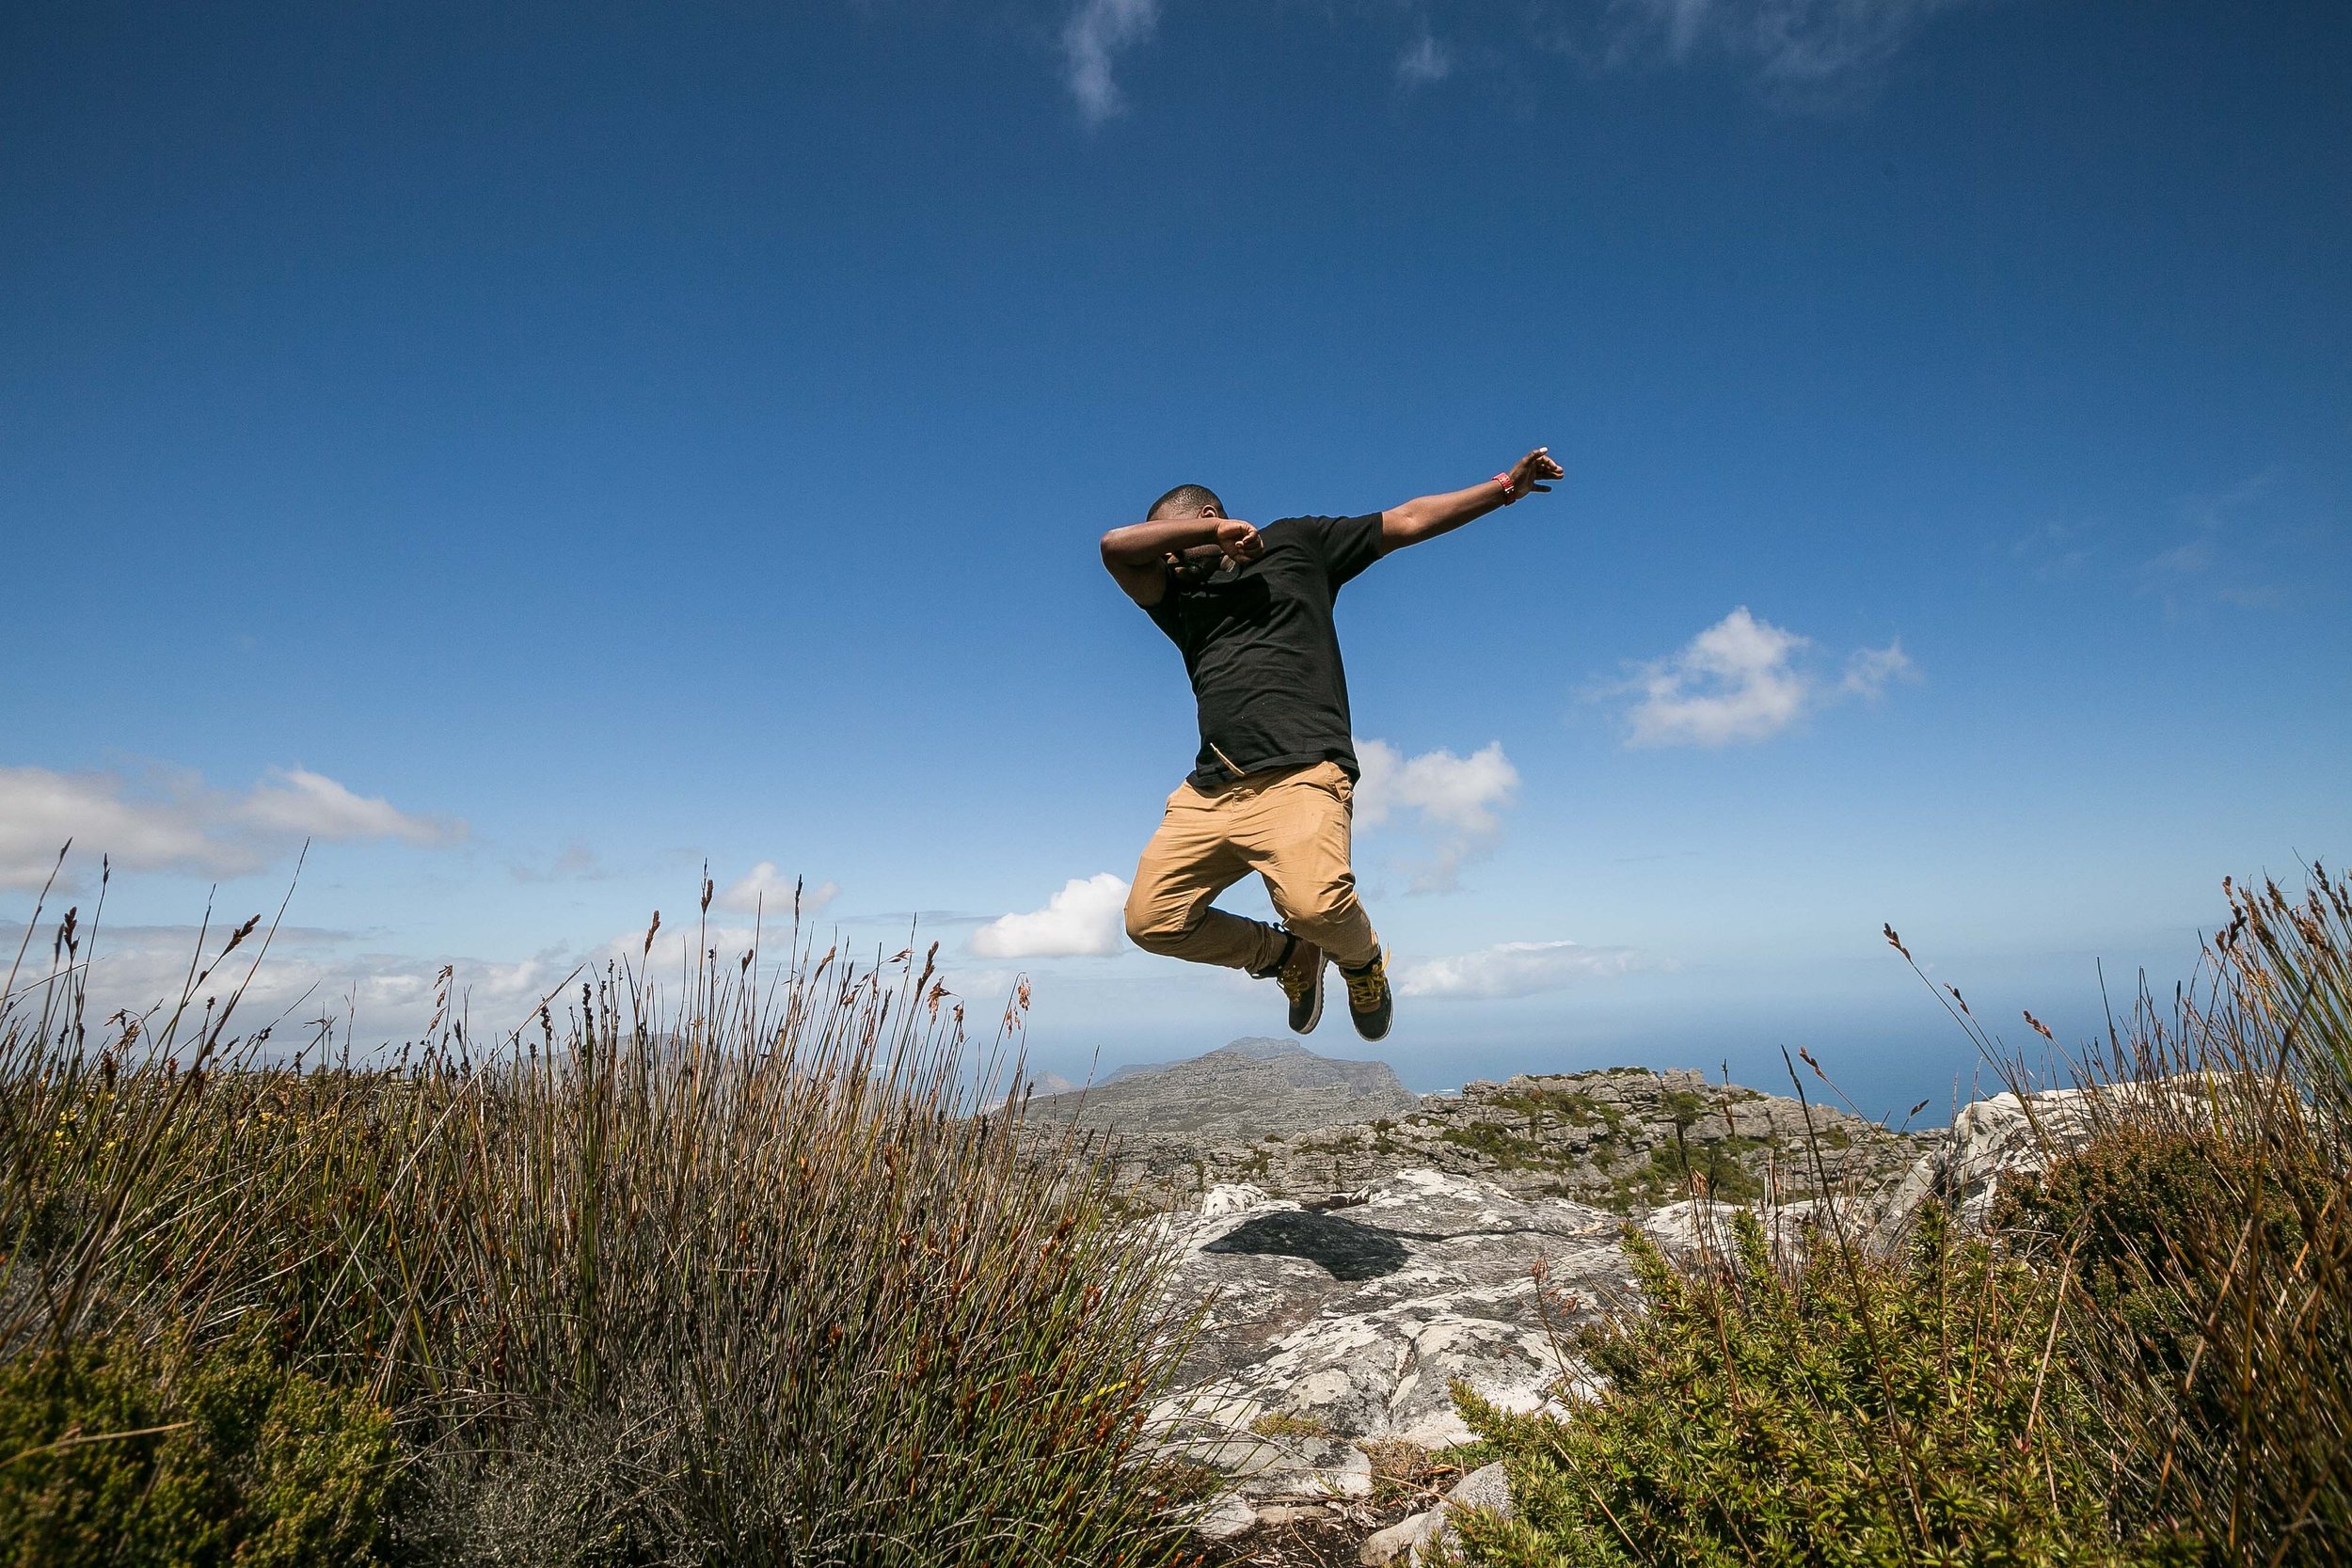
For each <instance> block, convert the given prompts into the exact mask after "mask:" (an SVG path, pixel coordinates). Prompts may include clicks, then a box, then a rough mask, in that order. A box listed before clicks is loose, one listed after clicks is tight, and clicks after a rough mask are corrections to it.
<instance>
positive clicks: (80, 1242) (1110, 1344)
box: [0, 882, 1191, 1565]
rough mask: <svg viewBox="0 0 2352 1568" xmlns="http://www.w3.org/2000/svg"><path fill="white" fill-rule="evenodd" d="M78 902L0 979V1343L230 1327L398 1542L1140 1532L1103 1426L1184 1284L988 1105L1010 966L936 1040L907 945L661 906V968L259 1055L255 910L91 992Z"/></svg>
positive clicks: (595, 977)
mask: <svg viewBox="0 0 2352 1568" xmlns="http://www.w3.org/2000/svg"><path fill="white" fill-rule="evenodd" d="M709 898H710V890H709V885H708V883H707V882H706V883H705V884H704V888H703V898H702V901H703V908H704V910H705V911H707V908H708V904H709ZM36 918H37V920H38V919H39V917H38V916H37V917H36ZM657 923H658V917H657ZM85 926H86V923H85V922H83V921H82V920H81V918H80V917H79V915H78V913H76V912H74V911H69V912H68V913H67V914H66V915H65V916H64V917H63V918H62V919H61V920H59V921H57V922H56V925H55V934H54V936H53V937H51V938H50V940H49V942H47V946H48V949H49V952H48V958H49V961H48V963H47V964H46V965H45V966H44V965H42V964H40V962H39V961H38V958H39V955H37V954H30V950H29V948H27V949H26V950H25V951H23V952H21V953H20V957H19V964H18V970H17V972H13V973H11V975H10V978H9V981H8V1000H7V1002H6V1004H5V1006H4V1007H0V1250H4V1251H5V1257H0V1350H5V1351H6V1352H8V1353H10V1354H32V1353H35V1352H37V1351H39V1350H40V1349H43V1348H51V1349H54V1348H56V1347H58V1346H62V1345H66V1344H69V1343H72V1342H73V1341H76V1340H82V1339H89V1338H97V1337H103V1336H113V1335H124V1334H128V1335H132V1336H135V1337H137V1338H140V1339H141V1340H142V1341H145V1342H149V1343H165V1342H170V1343H175V1344H186V1345H191V1346H194V1347H197V1348H199V1349H200V1348H201V1347H203V1346H205V1345H207V1344H215V1343H226V1342H230V1341H232V1340H233V1341H236V1342H239V1343H244V1344H250V1343H254V1342H261V1343H264V1344H266V1345H268V1346H269V1347H271V1348H272V1353H273V1354H276V1355H278V1357H279V1358H280V1359H281V1360H282V1361H283V1362H284V1363H285V1364H286V1365H287V1366H289V1367H290V1368H294V1369H297V1370H300V1371H301V1372H303V1373H305V1374H307V1375H310V1376H311V1377H314V1378H317V1379H319V1380H322V1381H323V1382H325V1383H327V1384H329V1385H332V1386H339V1387H342V1388H347V1389H355V1390H363V1391H364V1392H365V1393H366V1394H367V1395H368V1396H369V1397H370V1398H372V1399H373V1400H374V1401H376V1402H379V1403H380V1404H381V1405H382V1406H384V1407H385V1408H387V1409H389V1411H390V1412H391V1413H392V1416H393V1419H394V1427H395V1431H396V1433H397V1434H398V1436H399V1439H400V1448H401V1452H402V1454H403V1456H404V1458H403V1461H402V1465H403V1469H402V1476H401V1478H400V1481H399V1484H398V1486H397V1487H396V1489H395V1495H396V1496H397V1497H400V1498H402V1499H403V1501H402V1502H401V1504H400V1507H399V1510H398V1512H397V1513H396V1515H395V1516H394V1518H393V1519H392V1520H391V1528H390V1530H389V1535H388V1540H389V1542H390V1546H389V1550H390V1551H391V1554H392V1555H394V1556H396V1557H404V1558H406V1559H410V1560H423V1561H429V1560H466V1561H510V1562H525V1561H529V1562H549V1563H561V1562H583V1563H584V1562H613V1563H716V1562H727V1563H780V1564H781V1563H791V1564H801V1563H836V1562H837V1563H876V1564H898V1563H905V1564H918V1563H919V1564H950V1563H969V1564H980V1563H990V1564H1004V1563H1038V1564H1045V1563H1056V1564H1059V1563H1103V1564H1137V1565H1141V1564H1151V1563H1157V1562H1162V1561H1167V1560H1171V1559H1172V1557H1173V1556H1174V1554H1175V1553H1176V1551H1177V1550H1178V1547H1179V1544H1180V1537H1179V1536H1178V1534H1177V1532H1176V1531H1175V1530H1174V1529H1173V1528H1172V1527H1171V1525H1170V1523H1169V1520H1168V1513H1167V1504H1168V1500H1169V1499H1168V1497H1167V1496H1166V1495H1165V1494H1164V1493H1163V1491H1162V1490H1161V1488H1160V1486H1159V1478H1158V1475H1157V1472H1155V1471H1154V1470H1153V1468H1152V1466H1151V1465H1148V1464H1146V1463H1144V1462H1143V1460H1144V1458H1145V1454H1144V1450H1143V1448H1142V1437H1141V1432H1142V1424H1143V1421H1144V1418H1145V1415H1146V1412H1147V1411H1148V1410H1149V1409H1150V1407H1151V1404H1152V1400H1153V1398H1154V1396H1155V1395H1156V1394H1157V1393H1158V1392H1159V1391H1160V1390H1161V1388H1162V1386H1164V1385H1165V1383H1166V1381H1167V1379H1168V1375H1169V1374H1170V1373H1171V1372H1172V1370H1174V1368H1175V1366H1176V1365H1177V1363H1178V1361H1179V1360H1180V1359H1181V1356H1182V1354H1183V1351H1184V1344H1185V1340H1186V1338H1187V1335H1188V1333H1189V1324H1190V1321H1191V1320H1190V1318H1189V1317H1188V1316H1187V1315H1186V1313H1185V1312H1184V1311H1183V1310H1181V1309H1179V1308H1175V1307H1169V1306H1168V1305H1167V1304H1166V1296H1165V1292H1164V1290H1163V1285H1164V1279H1163V1273H1162V1271H1163V1267H1164V1259H1163V1256H1162V1255H1161V1254H1160V1253H1158V1252H1156V1251H1154V1250H1152V1248H1151V1246H1150V1245H1149V1243H1148V1241H1147V1240H1145V1239H1144V1237H1143V1236H1142V1234H1141V1233H1140V1232H1137V1231H1135V1230H1133V1229H1131V1228H1129V1227H1122V1226H1121V1225H1120V1224H1119V1223H1117V1219H1118V1211H1117V1206H1116V1203H1115V1201H1114V1200H1115V1194H1114V1192H1113V1189H1112V1186H1111V1166H1110V1163H1109V1162H1108V1160H1107V1159H1105V1158H1104V1149H1103V1148H1101V1147H1100V1146H1099V1145H1097V1144H1094V1143H1091V1142H1088V1141H1085V1140H1084V1137H1083V1135H1082V1134H1080V1133H1078V1132H1075V1131H1074V1130H1073V1131H1072V1132H1069V1133H1068V1134H1067V1135H1066V1136H1065V1137H1064V1139H1063V1140H1062V1141H1060V1142H1059V1143H1058V1144H1055V1145H1053V1146H1052V1147H1051V1148H1048V1149H1047V1150H1046V1151H1045V1152H1046V1155H1047V1157H1046V1158H1043V1159H1041V1158H1039V1148H1038V1146H1037V1144H1036V1142H1035V1140H1034V1138H1032V1139H1031V1140H1028V1141H1027V1142H1028V1147H1027V1148H1022V1147H1021V1146H1020V1144H1019V1143H1018V1142H1017V1139H1016V1134H1017V1133H1018V1132H1019V1123H1020V1117H1021V1105H1020V1103H1019V1102H1018V1101H1013V1100H1009V1099H1006V1100H999V1099H996V1098H994V1088H993V1085H1001V1084H1006V1083H1018V1082H1020V1074H1019V1070H1018V1068H1019V1063H1018V1059H1017V1058H1018V1049H1017V1048H1018V1038H1019V1030H1020V1025H1021V1022H1022V1015H1023V1011H1024V1009H1025V1005H1026V996H1025V993H1024V994H1022V995H1019V996H1017V997H1016V998H1015V999H1014V1001H1013V1003H1012V1004H1011V1005H1010V1006H1008V1008H1007V1010H1006V1013H1005V1016H1004V1019H1003V1022H1002V1026H1001V1027H1000V1028H999V1029H998V1030H997V1031H996V1032H995V1036H994V1043H993V1045H989V1046H986V1047H984V1048H975V1047H973V1046H971V1045H970V1044H969V1043H968V1042H967V1040H966V1037H965V1033H964V1027H963V1007H962V1005H961V1003H960V1002H959V1001H957V1000H956V999H955V998H954V997H952V996H950V995H949V994H948V993H947V992H946V989H945V987H944V985H942V984H941V982H940V981H939V979H938V977H937V974H936V972H935V970H934V967H933V962H932V958H931V956H930V955H923V956H920V957H918V956H917V955H916V954H914V952H913V951H912V950H910V951H907V952H902V953H899V954H898V955H896V956H895V957H892V958H886V959H882V961H880V962H876V963H867V964H864V965H862V966H861V965H858V964H853V963H852V962H850V959H849V958H848V956H846V955H845V954H843V953H841V952H839V951H837V950H834V949H830V948H829V949H827V950H826V951H824V952H823V953H821V954H819V953H818V952H816V951H815V939H814V938H813V937H812V936H809V935H807V934H806V933H803V931H802V930H801V929H800V928H799V925H798V921H797V918H796V920H795V922H794V924H793V926H792V927H790V928H789V929H788V930H787V932H786V933H785V934H784V937H783V940H782V942H780V943H779V947H780V949H781V950H780V952H778V953H775V954H764V953H761V952H759V951H757V950H753V951H747V952H743V953H739V954H722V953H721V952H720V951H718V949H717V948H716V946H715V945H714V944H713V943H712V942H710V940H709V937H708V931H707V927H697V928H696V931H695V938H694V940H693V942H691V944H690V946H689V948H688V952H687V958H686V959H685V961H684V962H683V964H682V965H681V968H680V972H679V973H678V974H677V975H676V976H675V979H674V980H673V981H671V982H670V984H669V985H667V986H663V985H657V984H656V983H654V981H653V980H652V979H650V978H649V977H648V974H646V965H645V960H646V959H647V958H649V956H650V955H651V953H652V951H653V941H654V938H653V933H652V932H651V931H650V930H649V931H648V933H647V936H646V941H645V943H644V947H643V948H642V949H641V950H640V951H639V952H638V953H637V954H636V955H633V958H634V959H635V960H636V961H634V962H630V961H615V962H612V963H609V964H605V965H602V966H600V967H597V968H596V969H595V970H593V971H591V972H587V973H583V974H578V975H576V976H575V978H574V980H573V981H571V982H568V983H567V984H566V986H565V987H564V989H563V990H562V991H561V992H560V994H556V995H551V996H549V997H548V999H547V1000H546V1002H545V1003H544V1004H543V1005H542V1006H540V1007H538V1008H537V1009H536V1011H535V1012H534V1014H533V1015H532V1017H531V1018H530V1019H529V1021H528V1022H527V1023H526V1024H525V1026H524V1027H522V1028H520V1029H516V1030H513V1031H511V1032H508V1033H506V1034H504V1035H502V1036H499V1037H492V1038H484V1037H477V1036H476V1035H474V1034H472V1033H471V1032H470V1031H469V1027H468V1025H467V1024H466V1023H465V1022H463V1021H462V1019H460V1020H456V1021H450V1020H447V1019H443V1020H438V1021H437V1026H436V1028H435V1030H434V1031H433V1032H432V1033H431V1036H430V1037H429V1038H428V1039H427V1040H426V1041H425V1042H423V1043H422V1044H421V1046H419V1047H416V1048H412V1049H410V1050H407V1051H405V1052H404V1053H401V1054H400V1055H399V1056H398V1057H396V1058H394V1059H392V1060H389V1061H381V1062H377V1063H374V1064H372V1065H369V1064H363V1063H361V1062H359V1061H358V1060H355V1059H352V1058H351V1057H349V1056H348V1055H347V1054H342V1053H340V1052H339V1053H338V1054H337V1055H336V1056H335V1057H334V1059H331V1060H329V1059H325V1058H326V1053H327V1051H328V1050H330V1049H334V1048H335V1042H334V1041H332V1040H331V1039H327V1040H315V1041H312V1042H310V1043H309V1045H308V1048H307V1050H306V1053H305V1054H304V1056H303V1057H301V1058H299V1059H296V1060H293V1061H280V1060H278V1059H277V1058H276V1057H274V1056H272V1054H271V1051H272V1050H273V1047H272V1045H271V1042H269V1041H268V1040H267V1039H266V1038H265V1037H264V1035H265V1033H266V1032H265V1031H263V1032H257V1034H256V1035H254V1036H252V1037H243V1038H240V1037H237V1036H235V1035H234V1033H233V1031H232V1020H233V1019H234V1018H235V1016H236V1013H237V1007H238V1002H239V999H240V997H241V996H242V994H243V992H244V990H245V987H246V984H247V983H248V982H249V981H250V979H251V976H252V970H251V967H250V966H251V963H252V961H253V960H252V958H249V957H248V955H254V954H259V953H262V952H264V951H265V949H266V937H267V933H266V932H265V931H263V930H262V928H261V927H260V926H259V923H258V922H247V923H246V925H245V926H243V927H238V928H236V929H235V930H234V931H233V932H231V933H230V934H229V935H228V936H227V937H226V939H225V940H220V939H213V940H210V941H208V942H207V943H206V945H205V948H204V950H203V951H202V952H200V953H199V958H198V960H197V961H196V962H194V963H192V964H191V966H190V972H189V976H188V983H187V985H186V986H185V987H184V988H183V994H182V995H181V996H180V997H179V998H177V999H176V1000H174V1001H173V1002H172V1003H170V1004H169V1005H167V1006H164V1007H161V1008H158V1009H156V1010H155V1011H153V1012H151V1013H149V1014H147V1015H146V1016H144V1017H133V1016H130V1015H127V1014H118V1015H116V1017H115V1018H114V1019H113V1020H111V1021H109V1022H107V1023H106V1024H104V1025H103V1026H99V1027H93V1026H92V1024H93V1021H92V1020H90V1019H89V1018H88V1017H87V1011H88V1008H87V976H88V974H89V969H88V963H87V957H88V952H89V947H90V943H91V942H92V937H91V935H90V933H89V932H88V931H87V929H85ZM28 938H29V933H28ZM934 952H935V948H934ZM28 954H29V955H30V956H31V957H32V958H34V959H35V961H34V962H33V964H32V965H31V967H30V968H29V969H28V968H26V964H25V960H26V958H27V956H28ZM240 970H241V971H242V972H241V973H237V972H238V971H240ZM232 974H233V978H230V979H228V980H226V981H220V982H216V981H215V979H214V978H213V977H214V976H230V975H232ZM140 1440H142V1439H138V1438H126V1439H125V1441H140ZM0 1457H5V1456H0ZM0 1479H5V1477H4V1476H0Z"/></svg>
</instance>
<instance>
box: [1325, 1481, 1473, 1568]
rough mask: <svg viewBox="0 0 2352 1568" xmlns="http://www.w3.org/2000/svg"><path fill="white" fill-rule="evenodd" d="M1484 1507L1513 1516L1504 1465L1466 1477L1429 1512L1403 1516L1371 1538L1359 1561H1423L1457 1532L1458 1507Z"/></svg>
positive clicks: (1371, 1566)
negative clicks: (1456, 1517) (1454, 1531)
mask: <svg viewBox="0 0 2352 1568" xmlns="http://www.w3.org/2000/svg"><path fill="white" fill-rule="evenodd" d="M1465 1508H1483V1509H1487V1510H1489V1511H1491V1512H1493V1513H1500V1514H1502V1516H1503V1517H1504V1518H1506V1519H1508V1518H1510V1517H1511V1482H1510V1480H1509V1478H1508V1477H1507V1476H1505V1475H1504V1474H1503V1470H1502V1465H1499V1464H1498V1465H1482V1466H1480V1467H1479V1468H1478V1469H1475V1470H1472V1471H1471V1472H1470V1474H1469V1475H1467V1476H1464V1477H1463V1478H1462V1479H1461V1480H1460V1481H1456V1482H1455V1483H1454V1490H1452V1491H1451V1492H1448V1493H1447V1494H1446V1495H1445V1498H1444V1500H1443V1501H1441V1502H1439V1503H1438V1506H1437V1507H1435V1508H1433V1509H1431V1510H1429V1511H1428V1512H1427V1513H1415V1514H1413V1515H1411V1516H1409V1517H1407V1518H1405V1519H1401V1520H1399V1521H1398V1522H1397V1523H1395V1524H1393V1525H1391V1526H1390V1527H1389V1528H1386V1529H1384V1530H1379V1531H1376V1532H1375V1533H1374V1534H1373V1535H1371V1536H1370V1537H1368V1538H1367V1539H1366V1540H1365V1542H1364V1544H1363V1547H1362V1549H1361V1550H1360V1551H1359V1552H1358V1554H1357V1560H1358V1561H1359V1562H1361V1563H1363V1564H1365V1568H1381V1565H1382V1564H1384V1563H1390V1562H1394V1561H1396V1560H1398V1559H1400V1558H1402V1559H1404V1560H1406V1562H1407V1563H1419V1562H1421V1561H1422V1560H1424V1559H1426V1558H1428V1557H1430V1556H1431V1555H1433V1554H1434V1553H1435V1552H1436V1551H1437V1549H1438V1547H1439V1546H1440V1545H1442V1544H1445V1541H1446V1539H1447V1537H1448V1536H1450V1535H1451V1534H1452V1533H1453V1525H1452V1523H1451V1516H1452V1515H1453V1513H1454V1511H1456V1510H1457V1509H1465Z"/></svg>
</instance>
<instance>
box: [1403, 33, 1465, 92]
mask: <svg viewBox="0 0 2352 1568" xmlns="http://www.w3.org/2000/svg"><path fill="white" fill-rule="evenodd" d="M1453 74H1454V51H1453V50H1451V49H1448V48H1447V47H1446V46H1445V45H1444V44H1442V43H1439V42H1438V40H1436V39H1435V38H1432V37H1431V36H1430V35H1429V34H1427V33H1422V35H1421V36H1420V37H1419V38H1417V39H1415V40H1413V41H1412V43H1411V44H1409V45H1408V46H1407V47H1406V51H1405V53H1404V54H1402V55H1398V56H1397V57H1396V76H1397V80H1398V81H1400V82H1403V83H1404V84H1405V85H1406V86H1407V87H1427V86H1429V85H1430V84H1432V83H1435V82H1442V81H1444V80H1445V79H1446V78H1447V77H1449V76H1451V75H1453Z"/></svg>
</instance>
